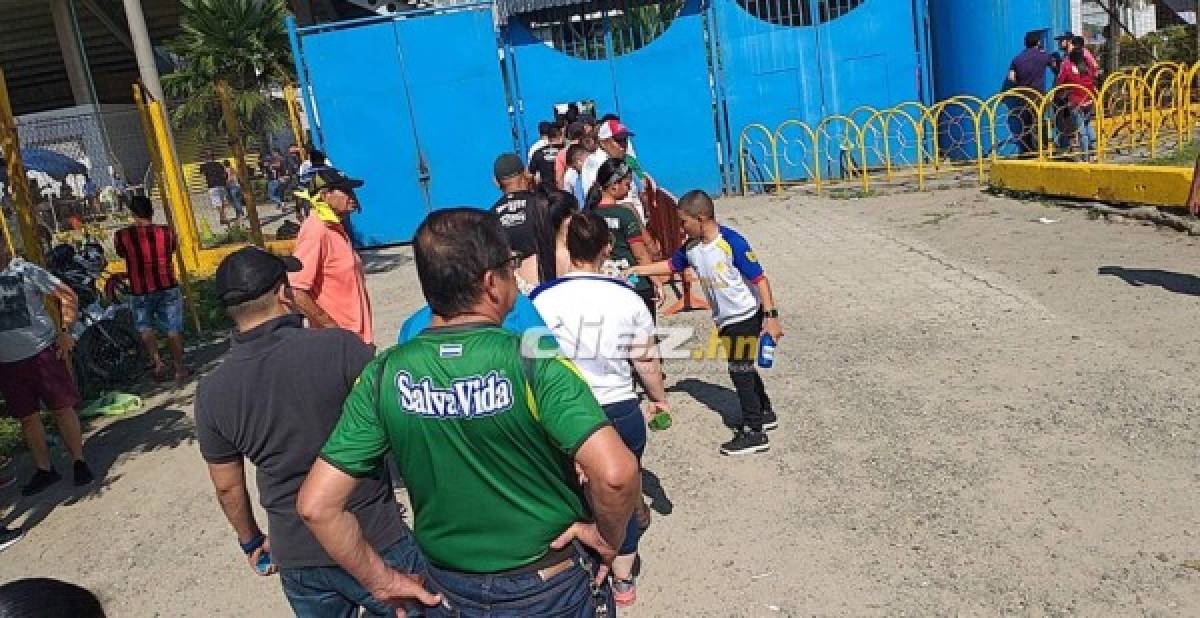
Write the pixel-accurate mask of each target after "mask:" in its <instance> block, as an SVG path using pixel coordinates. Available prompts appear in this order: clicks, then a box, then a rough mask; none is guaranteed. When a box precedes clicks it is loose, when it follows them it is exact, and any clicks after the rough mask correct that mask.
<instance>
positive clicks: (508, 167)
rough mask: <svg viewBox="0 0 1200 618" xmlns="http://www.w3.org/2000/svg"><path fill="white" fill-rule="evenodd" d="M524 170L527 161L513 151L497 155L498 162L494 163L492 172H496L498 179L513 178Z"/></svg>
mask: <svg viewBox="0 0 1200 618" xmlns="http://www.w3.org/2000/svg"><path fill="white" fill-rule="evenodd" d="M524 171H525V162H524V161H522V160H521V157H518V156H517V155H515V154H513V153H511V152H508V153H504V154H502V155H500V156H498V157H496V163H495V164H494V165H492V173H493V174H495V176H496V180H504V179H506V178H512V177H513V176H516V175H518V174H520V173H521V172H524Z"/></svg>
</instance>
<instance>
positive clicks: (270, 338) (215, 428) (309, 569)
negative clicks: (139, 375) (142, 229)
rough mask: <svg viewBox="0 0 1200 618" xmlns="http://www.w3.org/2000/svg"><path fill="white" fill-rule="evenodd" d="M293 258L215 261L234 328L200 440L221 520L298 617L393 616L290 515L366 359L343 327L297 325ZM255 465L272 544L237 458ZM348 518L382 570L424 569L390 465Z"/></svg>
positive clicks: (199, 399)
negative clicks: (277, 580)
mask: <svg viewBox="0 0 1200 618" xmlns="http://www.w3.org/2000/svg"><path fill="white" fill-rule="evenodd" d="M299 269H300V263H299V262H298V261H297V260H296V259H295V258H291V257H288V258H280V257H277V256H275V255H272V254H270V253H267V252H266V251H263V250H262V249H258V248H256V247H247V248H244V249H240V250H238V251H237V252H235V253H233V254H231V255H230V256H229V257H227V258H225V260H224V261H223V262H221V265H220V267H219V268H218V269H217V274H216V292H217V295H218V297H219V298H220V299H221V302H222V303H223V304H224V305H225V307H226V310H227V311H228V312H229V315H230V317H231V318H233V321H234V323H235V325H236V331H235V333H234V336H233V344H232V347H231V349H230V351H229V354H228V356H227V357H226V359H225V361H224V362H223V363H222V364H221V366H220V367H218V368H217V369H216V370H215V371H213V372H212V373H211V374H210V375H208V376H206V377H205V378H204V379H203V380H201V381H200V385H199V387H198V390H197V393H196V437H197V439H198V440H199V442H200V453H201V454H202V455H203V456H204V459H205V461H207V462H208V468H209V473H210V475H211V476H212V481H213V486H214V487H215V488H216V491H217V498H218V500H219V501H220V503H221V508H222V510H224V511H225V516H226V517H227V518H228V519H229V523H230V524H232V526H233V528H234V530H235V531H236V532H237V537H238V543H239V544H240V545H241V547H242V551H243V552H245V553H246V556H247V558H248V560H249V562H250V566H251V568H252V569H254V570H255V572H256V573H258V574H260V575H271V574H274V573H275V572H278V573H279V574H280V577H281V579H282V580H283V582H282V583H283V591H284V594H285V595H286V596H287V598H288V602H289V603H291V605H292V609H294V610H295V612H296V614H297V615H299V616H357V615H358V608H359V607H362V608H364V609H366V611H367V614H368V615H379V616H394V615H395V614H396V610H395V608H391V607H386V606H384V605H382V604H380V603H379V602H378V601H376V600H375V599H374V598H373V597H372V596H371V592H370V591H368V590H365V589H364V588H363V587H362V586H360V585H359V584H358V582H356V581H355V580H354V578H353V577H351V576H350V575H349V574H347V573H346V572H344V571H343V570H342V569H341V568H340V567H338V566H337V563H336V562H334V560H333V559H332V558H330V557H329V555H328V554H326V553H325V550H323V549H322V548H321V545H320V544H319V543H317V541H316V539H314V538H313V536H312V533H310V532H309V530H308V528H307V527H306V526H305V525H304V522H302V521H301V520H300V518H299V516H297V514H296V494H297V492H298V491H299V489H300V484H301V482H302V481H303V480H304V477H305V475H306V474H308V470H309V468H311V467H312V465H313V461H314V460H315V459H316V457H317V452H318V451H319V450H320V449H321V446H322V445H323V444H324V443H325V440H326V438H328V437H329V434H330V432H331V431H332V430H333V427H334V425H335V424H336V423H337V421H338V418H339V417H340V416H341V411H342V404H343V402H344V401H345V399H346V396H347V394H349V392H350V388H351V387H352V386H353V385H354V383H355V381H356V380H357V379H358V376H359V374H360V373H362V370H363V368H364V367H365V366H366V365H367V363H368V362H369V361H370V360H371V358H372V356H373V353H372V350H371V348H370V346H368V345H367V344H365V343H363V342H362V341H361V340H360V339H359V338H358V337H356V336H355V335H354V334H353V333H351V332H350V331H346V330H342V329H340V328H331V329H305V328H304V327H303V317H302V316H301V315H299V314H296V313H293V312H292V311H291V310H290V309H289V305H291V304H292V294H291V287H289V286H288V283H287V273H288V272H295V271H297V270H299ZM244 459H249V460H250V461H251V462H253V463H254V465H255V467H256V468H257V474H258V493H259V500H260V502H261V503H262V506H263V508H264V509H265V510H266V511H267V523H268V524H269V529H270V538H269V539H268V538H267V537H266V536H265V535H263V533H262V532H261V531H260V529H259V527H258V524H257V522H255V520H254V512H253V510H252V509H251V506H250V496H249V493H248V492H247V489H246V479H245V472H244V469H243V460H244ZM350 511H351V512H352V513H353V515H354V516H355V519H356V520H357V523H358V526H359V527H360V528H361V529H362V531H363V534H364V535H365V536H366V538H367V539H368V540H369V542H370V544H371V546H372V547H373V548H374V549H375V550H376V551H378V552H380V554H381V555H382V557H383V559H384V561H385V562H387V563H388V564H389V565H391V566H393V567H394V568H396V569H398V570H400V571H403V572H408V573H413V572H418V571H420V570H421V569H422V568H423V565H424V562H423V560H422V558H421V556H420V554H419V551H418V549H417V547H416V544H415V542H414V541H413V539H412V535H411V534H410V532H409V530H408V528H407V527H406V526H405V525H404V522H403V520H402V519H401V516H400V511H399V508H398V507H397V505H396V501H395V497H394V496H393V494H392V490H391V484H390V482H389V479H388V473H387V470H386V468H382V467H381V468H380V470H379V471H378V472H377V473H376V474H375V475H374V477H373V478H370V479H367V481H366V482H364V483H360V484H359V485H358V487H357V490H356V491H355V493H354V496H353V497H352V498H351V500H350Z"/></svg>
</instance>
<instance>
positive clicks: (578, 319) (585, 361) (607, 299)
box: [530, 211, 669, 607]
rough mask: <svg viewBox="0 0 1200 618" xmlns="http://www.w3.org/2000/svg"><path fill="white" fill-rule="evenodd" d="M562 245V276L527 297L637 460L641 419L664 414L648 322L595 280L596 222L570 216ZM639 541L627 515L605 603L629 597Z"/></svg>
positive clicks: (615, 284)
mask: <svg viewBox="0 0 1200 618" xmlns="http://www.w3.org/2000/svg"><path fill="white" fill-rule="evenodd" d="M566 243H567V251H568V254H569V256H570V259H571V269H570V271H568V272H567V273H566V274H565V275H563V276H562V277H560V278H558V279H555V280H554V281H551V282H548V283H544V284H542V285H541V286H540V287H538V288H537V289H535V290H534V291H533V293H532V294H531V295H530V297H531V298H532V300H533V304H534V306H535V307H537V310H538V313H539V314H541V316H542V318H543V319H544V320H545V321H546V325H547V326H548V327H549V328H550V330H551V331H552V332H553V333H554V336H555V337H556V338H557V339H558V343H559V347H560V349H561V351H562V353H563V355H564V356H566V357H567V358H569V359H571V360H572V361H573V362H574V363H575V365H576V366H577V367H578V368H579V371H580V372H581V373H582V374H583V377H584V378H585V379H586V380H587V383H588V385H589V386H591V389H592V394H594V395H595V396H596V399H597V401H599V402H600V405H601V406H602V407H603V408H604V412H605V414H607V415H608V418H609V419H610V420H611V421H612V424H613V427H614V428H616V430H617V433H619V434H620V435H621V438H622V439H623V440H624V441H625V445H626V446H628V447H629V450H631V451H633V453H634V454H635V455H637V457H638V459H639V461H640V460H641V457H642V452H643V450H644V449H645V447H646V422H647V419H648V417H650V416H652V415H653V414H654V412H656V411H657V410H668V409H669V407H668V405H667V392H666V388H665V387H664V385H663V374H662V364H661V362H660V361H659V358H658V348H657V344H656V343H655V339H654V321H653V320H652V319H651V317H650V311H649V309H647V308H646V303H645V302H644V301H643V300H642V297H641V296H639V295H638V294H637V292H634V291H633V288H631V287H630V286H629V285H628V284H626V283H625V282H624V281H622V280H620V279H615V278H613V277H609V276H607V275H602V274H600V272H601V267H602V266H603V264H604V261H605V260H606V259H607V258H608V254H609V252H610V251H611V250H612V240H611V233H610V232H609V229H608V223H607V222H606V221H605V220H604V219H603V218H602V217H600V216H599V215H598V214H596V213H594V212H590V211H589V212H582V213H578V214H575V215H573V216H572V217H571V219H570V221H569V222H568V223H567V231H566ZM634 371H636V372H637V375H638V377H639V378H640V380H641V382H642V384H643V386H644V387H645V389H646V394H647V396H648V397H649V399H650V401H649V404H648V408H649V409H647V410H645V411H643V409H642V408H641V406H639V404H638V396H637V393H636V392H635V391H634V383H633V372H634ZM639 536H641V533H640V529H639V526H638V518H637V516H636V515H635V516H633V517H631V518H630V521H629V526H628V527H627V529H626V536H625V543H624V544H623V545H622V546H621V547H620V548H619V549H618V552H617V554H618V555H617V558H616V559H615V560H614V561H613V565H612V572H613V596H614V598H615V600H616V603H617V605H618V606H619V607H625V606H628V605H630V604H632V603H633V602H634V600H635V599H636V598H637V593H636V587H635V584H634V576H633V565H634V562H635V561H636V559H637V542H638V537H639Z"/></svg>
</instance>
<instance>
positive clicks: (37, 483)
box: [21, 468, 62, 496]
mask: <svg viewBox="0 0 1200 618" xmlns="http://www.w3.org/2000/svg"><path fill="white" fill-rule="evenodd" d="M61 479H62V477H61V476H59V475H58V472H56V471H55V470H54V468H50V469H49V470H40V469H39V470H38V471H37V472H34V473H33V478H31V479H29V483H27V484H26V485H25V486H24V487H22V488H21V495H22V496H32V495H36V494H40V493H42V492H43V491H45V490H46V488H48V487H50V486H51V485H53V484H55V483H57V482H58V481H59V480H61Z"/></svg>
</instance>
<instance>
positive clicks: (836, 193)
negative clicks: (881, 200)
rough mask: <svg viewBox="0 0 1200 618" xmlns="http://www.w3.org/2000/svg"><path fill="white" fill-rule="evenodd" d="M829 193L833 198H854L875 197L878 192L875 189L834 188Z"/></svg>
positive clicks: (830, 197)
mask: <svg viewBox="0 0 1200 618" xmlns="http://www.w3.org/2000/svg"><path fill="white" fill-rule="evenodd" d="M827 195H828V197H829V199H831V200H854V199H859V198H867V197H874V196H875V195H877V194H876V193H875V190H874V189H872V190H870V191H863V190H862V189H833V190H831V191H830V192H829V193H828V194H827Z"/></svg>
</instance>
